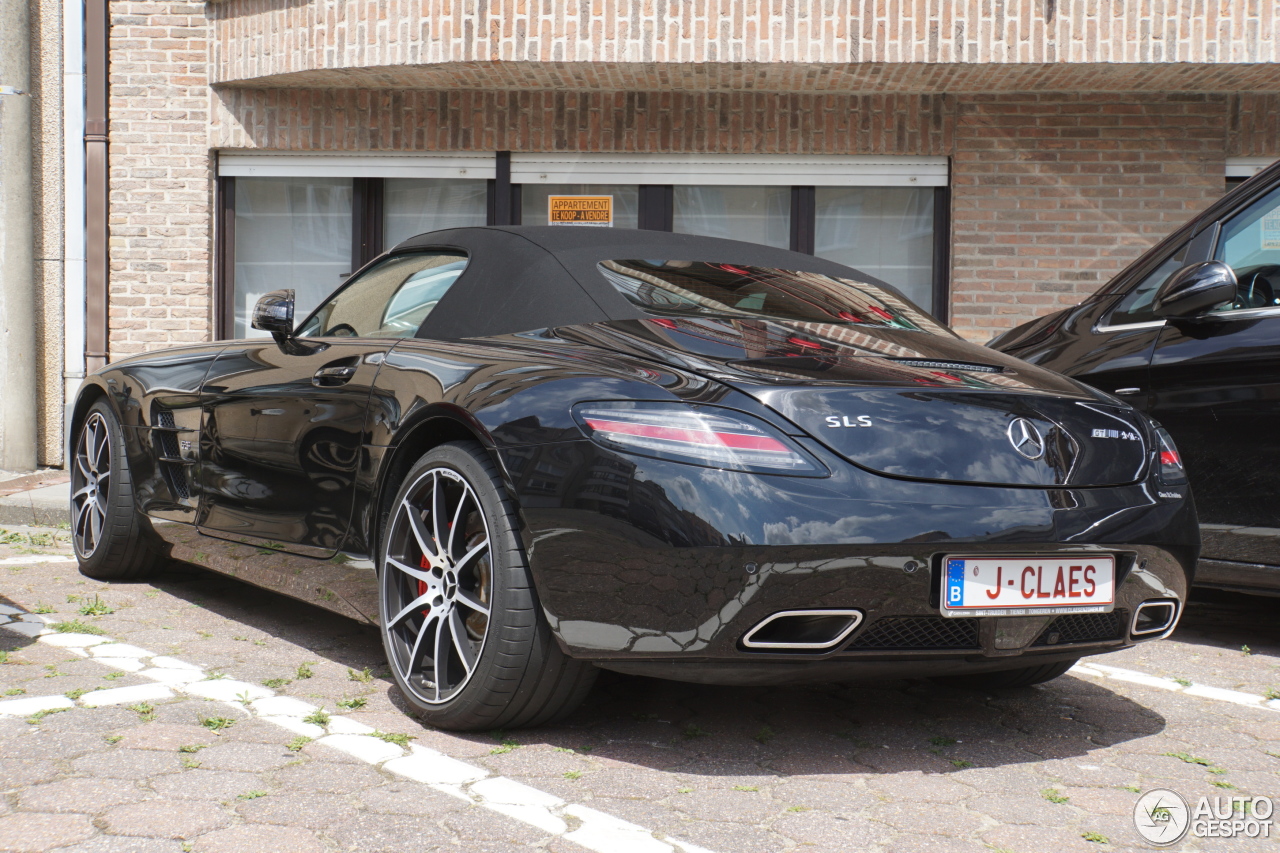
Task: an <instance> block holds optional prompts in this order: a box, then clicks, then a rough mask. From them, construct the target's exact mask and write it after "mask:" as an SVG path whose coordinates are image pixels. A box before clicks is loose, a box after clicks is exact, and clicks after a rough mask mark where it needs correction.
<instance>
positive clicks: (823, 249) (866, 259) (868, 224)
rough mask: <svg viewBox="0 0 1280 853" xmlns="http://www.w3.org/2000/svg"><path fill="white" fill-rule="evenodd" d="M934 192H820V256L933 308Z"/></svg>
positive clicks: (817, 232)
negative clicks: (896, 289) (889, 285)
mask: <svg viewBox="0 0 1280 853" xmlns="http://www.w3.org/2000/svg"><path fill="white" fill-rule="evenodd" d="M934 195H935V192H934V189H933V187H818V188H817V190H816V191H815V196H814V205H815V228H814V254H815V255H817V256H818V257H820V258H826V259H827V260H830V261H835V262H836V263H840V264H845V265H847V266H851V267H854V268H855V269H857V270H860V271H862V272H865V273H866V274H867V275H871V276H875V277H876V278H878V279H880V280H881V281H886V282H888V283H889V284H892V285H893V286H894V287H896V288H898V289H899V290H901V291H902V292H903V293H904V294H906V296H907V298H908V299H910V300H911V301H912V302H915V303H916V304H918V305H924V306H927V307H932V306H933V302H934V299H933V290H934V269H933V268H934V258H933V237H934Z"/></svg>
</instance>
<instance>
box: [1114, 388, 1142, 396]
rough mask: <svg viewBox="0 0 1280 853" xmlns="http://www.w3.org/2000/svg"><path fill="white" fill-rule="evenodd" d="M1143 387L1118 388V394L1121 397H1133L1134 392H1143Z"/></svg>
mask: <svg viewBox="0 0 1280 853" xmlns="http://www.w3.org/2000/svg"><path fill="white" fill-rule="evenodd" d="M1141 393H1142V389H1141V388H1117V389H1116V394H1118V395H1119V396H1121V397H1132V396H1133V395H1134V394H1141Z"/></svg>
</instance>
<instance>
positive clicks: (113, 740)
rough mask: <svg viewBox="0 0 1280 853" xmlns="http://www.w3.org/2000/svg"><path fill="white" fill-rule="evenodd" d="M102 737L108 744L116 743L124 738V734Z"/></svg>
mask: <svg viewBox="0 0 1280 853" xmlns="http://www.w3.org/2000/svg"><path fill="white" fill-rule="evenodd" d="M102 739H103V740H105V741H106V742H107V743H110V744H117V743H119V742H120V741H122V740H124V735H103V736H102Z"/></svg>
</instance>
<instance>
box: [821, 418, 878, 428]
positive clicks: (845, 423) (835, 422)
mask: <svg viewBox="0 0 1280 853" xmlns="http://www.w3.org/2000/svg"><path fill="white" fill-rule="evenodd" d="M827 426H828V427H831V428H833V429H834V428H836V427H869V426H871V418H870V417H868V416H867V415H858V416H857V417H856V418H852V419H851V418H850V417H849V416H848V415H844V416H843V417H841V416H839V415H831V416H830V417H828V418H827Z"/></svg>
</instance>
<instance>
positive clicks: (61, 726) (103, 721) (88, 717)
mask: <svg viewBox="0 0 1280 853" xmlns="http://www.w3.org/2000/svg"><path fill="white" fill-rule="evenodd" d="M137 723H138V714H137V712H136V711H130V710H129V709H128V708H121V707H109V708H73V709H72V710H70V711H67V712H66V713H62V714H54V715H53V716H52V717H45V718H44V720H43V721H41V723H40V728H41V729H42V730H44V731H68V732H78V733H81V734H84V733H89V732H93V733H95V734H98V735H106V734H112V733H114V732H115V731H117V730H119V729H123V728H128V727H129V726H133V725H137Z"/></svg>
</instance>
